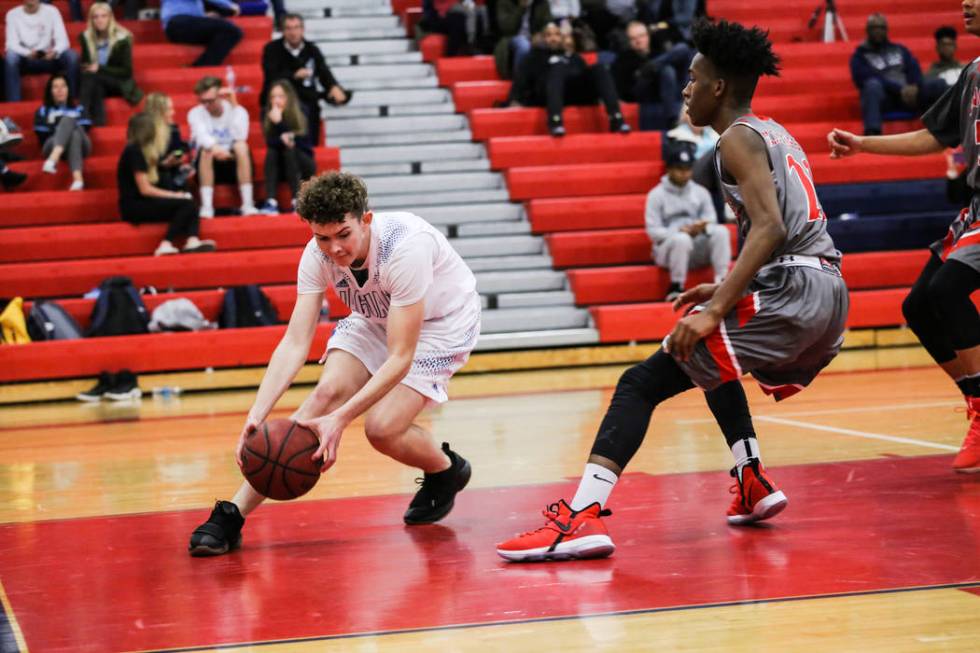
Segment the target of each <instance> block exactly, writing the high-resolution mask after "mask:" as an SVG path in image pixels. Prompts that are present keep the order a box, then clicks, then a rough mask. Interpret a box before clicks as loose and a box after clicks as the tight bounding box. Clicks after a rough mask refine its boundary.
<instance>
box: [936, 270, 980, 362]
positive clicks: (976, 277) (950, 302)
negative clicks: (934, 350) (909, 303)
mask: <svg viewBox="0 0 980 653" xmlns="http://www.w3.org/2000/svg"><path fill="white" fill-rule="evenodd" d="M977 288H980V272H977V271H976V270H974V269H973V268H972V267H970V266H969V265H966V264H965V263H960V262H959V261H954V260H948V261H946V262H945V263H943V265H942V267H940V268H939V269H938V270H937V271H936V273H935V274H934V275H933V276H932V279H931V280H930V281H929V300H930V302H931V304H932V310H933V312H934V313H935V314H936V315H937V316H938V318H939V319H938V321H937V322H938V324H939V325H941V328H942V330H943V331H944V332H945V333H946V334H947V337H948V339H949V342H950V345H951V346H952V348H953V350H954V351H960V350H963V349H970V348H971V347H976V346H977V345H980V315H978V314H977V307H976V306H975V305H974V304H973V300H971V299H970V295H971V294H973V292H974V291H976V289H977Z"/></svg>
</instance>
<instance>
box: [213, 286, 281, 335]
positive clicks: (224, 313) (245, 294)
mask: <svg viewBox="0 0 980 653" xmlns="http://www.w3.org/2000/svg"><path fill="white" fill-rule="evenodd" d="M218 324H219V325H220V326H221V328H222V329H241V328H243V327H259V326H272V325H273V324H279V314H278V313H277V312H276V307H275V306H273V305H272V302H271V301H269V298H268V297H267V296H266V294H265V293H264V292H262V289H261V288H259V287H258V286H255V285H248V286H234V287H232V288H229V289H228V290H226V291H225V300H224V304H223V306H222V308H221V315H220V316H219V317H218Z"/></svg>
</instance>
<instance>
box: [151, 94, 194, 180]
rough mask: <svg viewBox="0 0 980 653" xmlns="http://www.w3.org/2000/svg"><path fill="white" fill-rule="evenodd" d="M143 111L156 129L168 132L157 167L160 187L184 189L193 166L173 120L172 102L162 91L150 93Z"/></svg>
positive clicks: (192, 173)
mask: <svg viewBox="0 0 980 653" xmlns="http://www.w3.org/2000/svg"><path fill="white" fill-rule="evenodd" d="M143 110H144V111H146V113H148V114H150V115H151V116H152V117H153V119H154V120H155V121H156V125H157V129H162V130H163V131H164V132H166V133H167V134H168V137H167V138H168V141H169V142H168V143H167V147H166V148H165V149H164V153H163V155H162V156H161V157H160V161H159V162H157V167H158V168H159V170H160V182H159V183H158V184H157V186H159V187H160V188H166V189H167V190H186V188H187V181H188V180H189V179H190V178H191V177H193V176H194V166H192V165H191V164H190V160H191V155H190V150H191V148H190V145H188V143H187V141H185V140H184V139H183V138H182V137H181V135H180V127H178V126H177V123H176V122H175V121H174V103H173V100H171V99H170V97H169V96H167V95H166V94H164V93H158V92H154V93H150V94H149V95H147V96H146V105H145V106H144V109H143Z"/></svg>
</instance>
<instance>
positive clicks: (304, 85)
mask: <svg viewBox="0 0 980 653" xmlns="http://www.w3.org/2000/svg"><path fill="white" fill-rule="evenodd" d="M303 31H304V26H303V17H302V16H300V15H298V14H286V15H285V16H284V17H283V20H282V38H279V39H275V40H273V41H270V42H269V43H266V45H265V48H263V49H262V77H263V79H262V96H261V97H260V98H259V99H260V102H261V103H262V105H263V106H264V105H265V104H266V100H267V98H266V94H267V93H268V91H269V87H270V86H272V83H273V82H274V81H276V80H279V79H288V80H289V81H290V83H292V85H293V89H294V90H295V91H296V96H297V97H298V98H299V101H300V103H301V104H302V106H303V113H304V114H306V123H307V124H308V125H309V126H310V140H311V141H312V142H313V143H314V144H319V143H320V100H321V99H323V100H326V102H327V103H329V104H333V105H343V104H347V103H348V102H350V100H351V96H352V92H351V91H348V90H345V89H344V87H343V86H341V85H340V82H338V81H337V79H336V78H335V77H334V76H333V73H332V72H330V67H329V66H327V62H326V60H325V59H324V58H323V53H321V52H320V48H318V47H317V46H316V44H315V43H310V42H309V41H307V40H306V39H304V38H303ZM318 84H319V86H318ZM321 88H322V90H321Z"/></svg>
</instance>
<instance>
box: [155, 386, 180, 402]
mask: <svg viewBox="0 0 980 653" xmlns="http://www.w3.org/2000/svg"><path fill="white" fill-rule="evenodd" d="M181 392H182V390H181V389H180V386H176V385H165V386H158V387H155V388H153V396H154V397H160V398H161V399H170V398H172V397H179V396H180V393H181Z"/></svg>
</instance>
